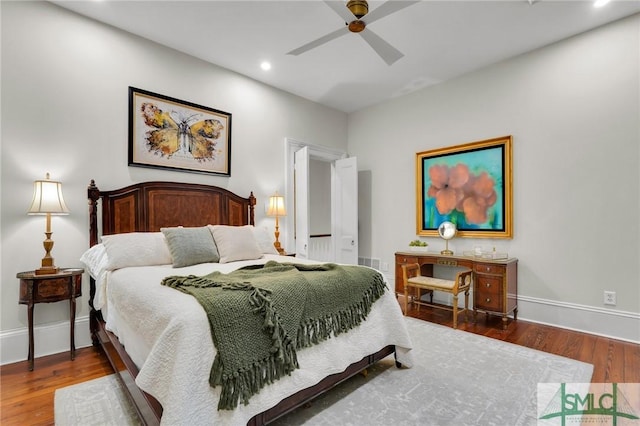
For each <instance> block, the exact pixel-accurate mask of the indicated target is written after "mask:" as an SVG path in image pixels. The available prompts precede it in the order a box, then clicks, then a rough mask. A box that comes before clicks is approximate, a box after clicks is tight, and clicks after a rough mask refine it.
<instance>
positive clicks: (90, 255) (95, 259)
mask: <svg viewBox="0 0 640 426" xmlns="http://www.w3.org/2000/svg"><path fill="white" fill-rule="evenodd" d="M80 262H82V263H84V265H85V266H86V267H87V270H88V271H89V275H91V276H92V277H93V279H94V280H97V279H98V277H100V275H102V273H103V272H104V271H106V270H107V266H108V264H109V257H108V256H107V249H106V248H105V247H104V244H96V245H94V246H93V247H91V248H90V249H89V250H87V251H85V252H84V253H82V256H80Z"/></svg>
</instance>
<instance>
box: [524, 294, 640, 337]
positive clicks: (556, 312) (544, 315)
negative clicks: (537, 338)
mask: <svg viewBox="0 0 640 426" xmlns="http://www.w3.org/2000/svg"><path fill="white" fill-rule="evenodd" d="M518 318H520V319H523V320H525V321H531V322H536V323H539V324H546V325H551V326H554V327H561V328H566V329H569V330H575V331H581V332H583V333H589V334H595V335H597V336H604V337H609V338H612V339H618V340H624V341H626V342H631V343H638V344H640V313H638V312H626V311H619V310H615V309H604V308H598V307H593V306H586V305H579V304H576V303H568V302H558V301H555V300H547V299H540V298H537V297H528V296H518Z"/></svg>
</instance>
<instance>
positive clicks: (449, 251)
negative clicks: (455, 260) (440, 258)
mask: <svg viewBox="0 0 640 426" xmlns="http://www.w3.org/2000/svg"><path fill="white" fill-rule="evenodd" d="M440 254H444V255H445V256H452V255H453V252H452V251H451V250H442V251H441V252H440Z"/></svg>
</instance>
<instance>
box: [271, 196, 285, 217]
mask: <svg viewBox="0 0 640 426" xmlns="http://www.w3.org/2000/svg"><path fill="white" fill-rule="evenodd" d="M286 215H287V211H286V210H285V208H284V197H283V196H282V195H278V193H277V192H276V193H275V194H274V195H272V196H271V197H269V208H268V209H267V216H276V217H277V216H286Z"/></svg>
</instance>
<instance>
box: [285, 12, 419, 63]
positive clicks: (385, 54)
mask: <svg viewBox="0 0 640 426" xmlns="http://www.w3.org/2000/svg"><path fill="white" fill-rule="evenodd" d="M325 3H326V4H327V5H328V6H329V7H330V8H331V9H333V11H334V12H336V13H337V14H338V15H340V17H342V19H344V21H345V23H346V26H344V27H342V28H340V29H338V30H335V31H333V32H330V33H329V34H327V35H325V36H323V37H320V38H319V39H317V40H314V41H312V42H309V43H307V44H305V45H303V46H300V47H298V48H297V49H293V50H292V51H291V52H288V53H287V55H296V56H297V55H300V54H301V53H304V52H307V51H309V50H311V49H314V48H316V47H318V46H321V45H323V44H325V43H327V42H329V41H331V40H334V39H336V38H338V37H340V36H342V35H344V34H347V33H349V32H352V33H357V34H359V35H360V37H362V38H363V39H364V41H366V42H367V44H369V46H371V48H373V50H375V51H376V53H377V54H378V55H379V56H380V57H381V58H382V60H383V61H385V62H386V63H387V65H391V64H393V63H394V62H396V61H397V60H398V59H400V58H402V57H403V56H404V55H403V54H402V52H400V51H399V50H398V49H396V48H395V47H393V46H392V45H390V44H389V43H387V42H386V41H385V40H383V39H382V38H381V37H380V36H378V35H377V34H376V33H374V32H373V31H371V30H370V29H369V28H367V25H369V24H371V23H373V22H375V21H377V20H378V19H381V18H384V17H385V16H388V15H391V14H392V13H394V12H397V11H399V10H401V9H404V8H405V7H407V6H411V5H412V4H414V3H418V1H410V0H401V1H400V0H389V1H387V2H385V3H383V4H381V5H380V6H379V7H377V8H375V9H374V10H372V11H371V13H369V5H368V3H367V1H366V0H349V1H348V2H347V5H346V7H345V5H344V2H339V1H328V0H325ZM354 18H355V19H354Z"/></svg>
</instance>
